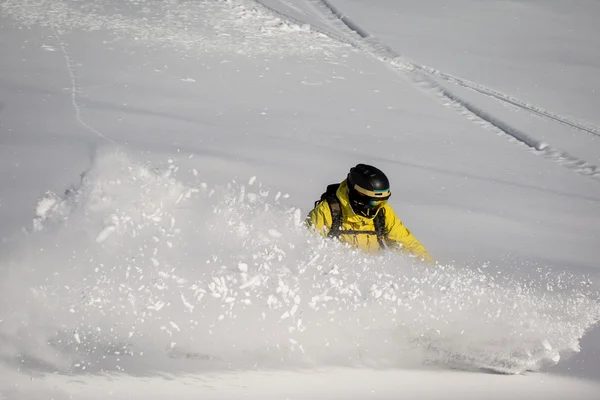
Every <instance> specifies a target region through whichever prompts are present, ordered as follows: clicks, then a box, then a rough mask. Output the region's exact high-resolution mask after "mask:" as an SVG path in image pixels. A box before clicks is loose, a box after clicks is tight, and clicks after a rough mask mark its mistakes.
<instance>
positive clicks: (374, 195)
mask: <svg viewBox="0 0 600 400" xmlns="http://www.w3.org/2000/svg"><path fill="white" fill-rule="evenodd" d="M390 196H391V191H390V182H389V180H388V178H387V176H386V175H385V174H384V173H383V172H382V171H381V170H379V169H378V168H375V167H373V166H371V165H366V164H358V165H357V166H355V167H353V168H351V169H350V173H349V174H348V177H347V178H346V179H345V180H344V181H343V182H341V183H338V184H332V185H329V186H328V187H327V191H326V192H325V193H323V194H322V195H321V199H320V200H319V201H317V202H315V207H314V208H313V210H312V211H311V212H310V213H309V214H308V217H307V218H306V223H307V224H308V226H309V227H310V228H311V229H313V230H316V231H317V232H319V233H320V234H321V235H322V236H323V237H335V238H338V239H339V240H340V241H342V242H344V243H348V244H350V245H351V246H353V247H356V248H359V249H361V250H363V251H365V252H368V253H375V252H377V251H380V250H382V249H386V248H393V249H399V250H402V251H407V252H409V253H410V254H412V255H414V256H417V257H418V258H419V259H420V260H421V261H425V262H428V263H433V259H432V257H431V256H430V255H429V253H428V252H427V250H425V247H423V245H422V244H421V243H420V242H419V241H418V240H417V239H416V238H415V237H414V236H413V235H412V233H411V232H410V231H409V230H408V229H407V228H406V227H405V226H404V225H403V224H402V221H400V219H399V218H398V217H397V216H396V213H395V212H394V210H393V209H392V207H391V206H390V205H389V204H388V203H387V200H388V199H389V198H390Z"/></svg>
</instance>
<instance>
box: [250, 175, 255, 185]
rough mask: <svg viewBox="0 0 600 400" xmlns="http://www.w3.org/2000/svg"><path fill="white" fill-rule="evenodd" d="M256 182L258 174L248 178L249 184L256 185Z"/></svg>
mask: <svg viewBox="0 0 600 400" xmlns="http://www.w3.org/2000/svg"><path fill="white" fill-rule="evenodd" d="M254 182H256V176H253V177H252V178H250V180H248V185H254Z"/></svg>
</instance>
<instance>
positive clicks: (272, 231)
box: [269, 229, 283, 238]
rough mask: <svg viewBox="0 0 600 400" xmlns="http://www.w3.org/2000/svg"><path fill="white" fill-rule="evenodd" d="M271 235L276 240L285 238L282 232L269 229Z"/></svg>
mask: <svg viewBox="0 0 600 400" xmlns="http://www.w3.org/2000/svg"><path fill="white" fill-rule="evenodd" d="M269 235H271V237H274V238H280V237H281V236H283V235H282V234H281V232H279V231H278V230H277V229H269Z"/></svg>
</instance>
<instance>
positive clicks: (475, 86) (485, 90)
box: [308, 0, 600, 137]
mask: <svg viewBox="0 0 600 400" xmlns="http://www.w3.org/2000/svg"><path fill="white" fill-rule="evenodd" d="M308 1H309V2H311V3H315V2H317V3H322V4H323V5H325V7H327V8H328V9H329V11H330V12H331V13H333V14H334V15H335V16H336V18H338V19H339V20H340V21H342V22H343V23H344V25H346V27H348V28H349V29H351V30H352V31H354V32H355V33H356V34H358V35H359V36H360V37H361V38H363V39H370V40H372V41H374V42H376V41H377V40H376V39H375V38H374V37H373V36H372V35H371V34H370V33H368V32H367V31H365V30H364V29H362V28H361V27H360V26H358V25H357V24H356V23H354V22H353V21H352V20H351V19H350V18H348V17H347V16H346V15H345V14H343V13H342V12H341V11H340V10H339V9H338V8H336V7H335V6H334V5H333V4H331V3H330V2H329V1H328V0H308ZM378 44H379V46H378V47H379V50H380V51H381V50H385V52H386V53H388V54H389V55H392V56H393V57H394V58H396V59H398V60H399V61H400V62H402V63H403V64H406V65H407V66H410V67H411V68H412V69H414V70H419V71H422V72H424V73H426V74H429V75H433V76H435V77H437V78H440V79H443V80H445V81H447V82H450V83H454V84H456V85H459V86H462V87H464V88H467V89H471V90H473V91H476V92H478V93H481V94H483V95H485V96H489V97H493V98H495V99H497V100H499V101H503V102H505V103H508V104H511V105H513V106H516V107H519V108H522V109H524V110H526V111H529V112H531V113H533V114H537V115H539V116H542V117H545V118H548V119H551V120H553V121H555V122H559V123H561V124H564V125H566V126H569V127H571V128H575V129H578V130H580V131H583V132H586V133H589V134H591V135H594V136H599V137H600V129H599V128H597V127H594V126H592V125H590V124H589V123H582V122H577V121H574V120H572V119H569V118H566V117H563V116H561V115H558V114H556V113H553V112H550V111H548V110H545V109H543V108H541V107H537V106H534V105H533V104H530V103H527V102H524V101H521V100H519V99H517V98H515V97H513V96H510V95H508V94H505V93H502V92H500V91H498V90H495V89H491V88H489V87H487V86H484V85H481V84H479V83H476V82H473V81H470V80H468V79H464V78H460V77H457V76H454V75H451V74H448V73H445V72H442V71H440V70H437V69H435V68H431V67H427V66H425V65H419V64H416V63H414V62H411V61H408V60H406V59H404V58H403V57H402V56H400V55H398V54H397V53H395V52H394V51H393V50H392V49H391V48H389V47H388V46H386V45H384V44H383V43H379V42H378Z"/></svg>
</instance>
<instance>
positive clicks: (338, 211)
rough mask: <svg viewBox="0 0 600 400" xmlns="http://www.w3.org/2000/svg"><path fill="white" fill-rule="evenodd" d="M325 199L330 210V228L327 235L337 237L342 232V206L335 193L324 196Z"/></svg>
mask: <svg viewBox="0 0 600 400" xmlns="http://www.w3.org/2000/svg"><path fill="white" fill-rule="evenodd" d="M325 200H326V201H327V204H329V209H330V210H331V229H329V233H328V234H327V237H339V236H340V233H341V232H342V206H341V205H340V201H339V200H338V198H337V196H336V195H335V194H334V195H329V196H327V197H325Z"/></svg>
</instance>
